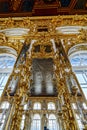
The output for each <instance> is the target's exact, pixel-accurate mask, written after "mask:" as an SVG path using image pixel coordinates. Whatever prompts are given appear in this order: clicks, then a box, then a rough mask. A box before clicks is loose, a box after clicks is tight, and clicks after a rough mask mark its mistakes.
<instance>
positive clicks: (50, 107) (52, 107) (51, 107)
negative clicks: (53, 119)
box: [48, 102, 55, 110]
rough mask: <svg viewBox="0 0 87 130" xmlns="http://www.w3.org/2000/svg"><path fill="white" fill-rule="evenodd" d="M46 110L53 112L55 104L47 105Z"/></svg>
mask: <svg viewBox="0 0 87 130" xmlns="http://www.w3.org/2000/svg"><path fill="white" fill-rule="evenodd" d="M48 110H55V104H54V103H53V102H49V103H48Z"/></svg>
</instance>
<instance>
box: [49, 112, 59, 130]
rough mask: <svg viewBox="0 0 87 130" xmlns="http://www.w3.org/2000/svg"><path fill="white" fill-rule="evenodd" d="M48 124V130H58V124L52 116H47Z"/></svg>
mask: <svg viewBox="0 0 87 130" xmlns="http://www.w3.org/2000/svg"><path fill="white" fill-rule="evenodd" d="M48 124H49V125H48V128H49V130H58V123H57V120H56V117H55V115H54V114H50V115H49V120H48Z"/></svg>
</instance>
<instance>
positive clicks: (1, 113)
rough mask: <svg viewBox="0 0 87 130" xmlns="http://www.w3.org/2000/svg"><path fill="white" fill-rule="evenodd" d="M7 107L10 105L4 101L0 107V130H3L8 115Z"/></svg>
mask: <svg viewBox="0 0 87 130" xmlns="http://www.w3.org/2000/svg"><path fill="white" fill-rule="evenodd" d="M9 107H10V103H9V102H8V101H4V102H2V103H1V105H0V130H3V129H4V124H5V122H6V119H7V116H8V114H9V113H8V110H9Z"/></svg>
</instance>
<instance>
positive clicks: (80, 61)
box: [69, 48, 87, 99]
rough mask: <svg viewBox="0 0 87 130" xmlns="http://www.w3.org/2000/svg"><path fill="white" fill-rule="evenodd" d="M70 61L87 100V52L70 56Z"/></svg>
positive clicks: (79, 52)
mask: <svg viewBox="0 0 87 130" xmlns="http://www.w3.org/2000/svg"><path fill="white" fill-rule="evenodd" d="M73 49H74V48H73ZM74 50H75V49H74ZM69 59H70V62H71V65H72V68H73V71H74V72H75V74H76V77H77V79H78V81H79V83H80V86H81V88H82V91H83V93H84V95H85V97H86V99H87V51H77V52H74V53H72V54H71V55H70V56H69Z"/></svg>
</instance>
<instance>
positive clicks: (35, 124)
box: [31, 114, 41, 130]
mask: <svg viewBox="0 0 87 130" xmlns="http://www.w3.org/2000/svg"><path fill="white" fill-rule="evenodd" d="M31 130H41V118H40V115H39V114H35V115H34V116H33V120H32V124H31Z"/></svg>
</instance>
